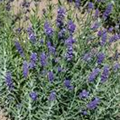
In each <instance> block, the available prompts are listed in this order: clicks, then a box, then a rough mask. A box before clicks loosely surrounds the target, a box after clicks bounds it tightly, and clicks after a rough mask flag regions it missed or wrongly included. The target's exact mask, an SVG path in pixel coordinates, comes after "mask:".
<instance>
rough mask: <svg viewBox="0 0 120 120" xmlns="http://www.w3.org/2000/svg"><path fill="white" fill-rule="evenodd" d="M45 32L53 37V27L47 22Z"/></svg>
mask: <svg viewBox="0 0 120 120" xmlns="http://www.w3.org/2000/svg"><path fill="white" fill-rule="evenodd" d="M44 30H45V33H46V35H48V36H52V35H53V29H52V28H51V26H50V25H49V23H48V22H45V24H44Z"/></svg>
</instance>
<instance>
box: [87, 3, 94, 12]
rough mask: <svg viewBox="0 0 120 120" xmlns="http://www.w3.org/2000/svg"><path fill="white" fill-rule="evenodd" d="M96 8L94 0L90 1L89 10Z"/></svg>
mask: <svg viewBox="0 0 120 120" xmlns="http://www.w3.org/2000/svg"><path fill="white" fill-rule="evenodd" d="M93 8H94V4H93V3H92V2H89V3H88V10H89V11H90V10H92V9H93Z"/></svg>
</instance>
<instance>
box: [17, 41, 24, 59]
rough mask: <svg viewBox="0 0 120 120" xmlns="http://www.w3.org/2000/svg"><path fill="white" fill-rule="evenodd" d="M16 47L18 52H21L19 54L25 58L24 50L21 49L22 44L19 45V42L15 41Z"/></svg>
mask: <svg viewBox="0 0 120 120" xmlns="http://www.w3.org/2000/svg"><path fill="white" fill-rule="evenodd" d="M15 46H16V49H17V51H18V52H19V54H20V55H21V56H22V57H24V52H23V49H22V47H21V45H20V43H19V42H18V41H15Z"/></svg>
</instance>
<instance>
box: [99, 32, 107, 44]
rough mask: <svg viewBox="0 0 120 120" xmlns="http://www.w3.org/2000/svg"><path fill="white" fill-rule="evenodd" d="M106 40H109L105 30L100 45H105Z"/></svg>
mask: <svg viewBox="0 0 120 120" xmlns="http://www.w3.org/2000/svg"><path fill="white" fill-rule="evenodd" d="M106 40H107V33H106V32H105V33H104V34H103V35H102V37H101V41H100V45H101V46H103V45H105V44H106Z"/></svg>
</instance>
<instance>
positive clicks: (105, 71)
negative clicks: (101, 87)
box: [101, 65, 109, 82]
mask: <svg viewBox="0 0 120 120" xmlns="http://www.w3.org/2000/svg"><path fill="white" fill-rule="evenodd" d="M108 77H109V66H107V65H106V66H104V68H103V72H102V75H101V82H105V81H106V80H107V79H108Z"/></svg>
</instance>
